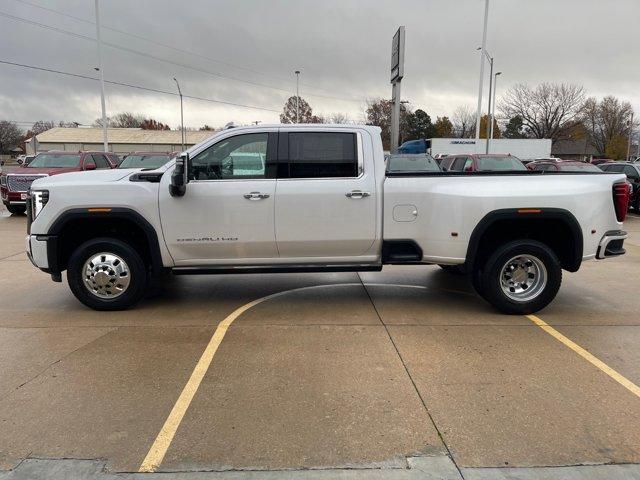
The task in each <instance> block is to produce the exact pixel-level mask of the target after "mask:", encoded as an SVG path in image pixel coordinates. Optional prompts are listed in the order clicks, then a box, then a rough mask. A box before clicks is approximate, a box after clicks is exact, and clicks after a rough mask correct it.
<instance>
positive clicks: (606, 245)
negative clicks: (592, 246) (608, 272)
mask: <svg viewBox="0 0 640 480" xmlns="http://www.w3.org/2000/svg"><path fill="white" fill-rule="evenodd" d="M627 236H628V235H627V232H625V231H623V230H610V231H608V232H607V233H605V234H604V235H603V236H602V239H601V240H600V243H599V244H598V252H597V253H596V258H598V259H603V258H609V257H618V256H620V255H624V254H625V253H626V251H625V249H624V248H622V246H623V245H624V241H625V240H626V238H627Z"/></svg>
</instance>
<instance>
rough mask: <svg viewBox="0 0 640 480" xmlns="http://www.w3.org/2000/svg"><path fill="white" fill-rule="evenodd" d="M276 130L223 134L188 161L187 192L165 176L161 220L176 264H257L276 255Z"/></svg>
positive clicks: (161, 201)
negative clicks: (177, 192)
mask: <svg viewBox="0 0 640 480" xmlns="http://www.w3.org/2000/svg"><path fill="white" fill-rule="evenodd" d="M277 136H278V134H277V129H274V130H273V131H265V132H258V133H237V134H235V135H234V134H233V131H230V133H229V135H227V136H225V137H223V138H221V139H219V140H217V141H216V143H214V144H213V145H210V146H208V147H206V148H204V149H203V150H200V151H199V152H194V155H193V156H192V158H191V159H190V161H189V172H188V175H189V183H188V184H187V188H186V193H185V195H184V196H183V197H172V196H170V195H169V193H168V183H169V178H170V175H169V174H165V175H164V176H163V177H162V185H161V188H160V220H161V222H162V230H163V234H164V237H165V242H166V245H167V248H168V249H169V252H170V253H171V256H172V257H173V260H174V261H175V263H176V266H188V265H207V264H211V265H215V264H225V263H233V264H242V263H255V262H256V261H258V262H259V260H256V259H271V258H275V257H277V256H278V251H277V249H276V242H275V233H274V202H275V188H276V180H275V176H276V166H277V165H276V163H275V161H276V151H277Z"/></svg>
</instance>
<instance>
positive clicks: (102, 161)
mask: <svg viewBox="0 0 640 480" xmlns="http://www.w3.org/2000/svg"><path fill="white" fill-rule="evenodd" d="M91 156H92V157H93V161H94V162H95V164H96V168H97V169H98V170H104V169H107V168H111V167H110V166H109V162H108V161H107V159H106V158H105V156H104V155H95V154H94V155H91Z"/></svg>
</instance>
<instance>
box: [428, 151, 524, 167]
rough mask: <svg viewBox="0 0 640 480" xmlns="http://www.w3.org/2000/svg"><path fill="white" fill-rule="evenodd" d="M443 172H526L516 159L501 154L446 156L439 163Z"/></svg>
mask: <svg viewBox="0 0 640 480" xmlns="http://www.w3.org/2000/svg"><path fill="white" fill-rule="evenodd" d="M440 167H441V168H442V170H443V171H445V172H496V171H523V170H524V171H526V170H527V167H525V166H524V164H523V163H522V162H521V161H520V159H519V158H518V157H514V156H513V155H506V154H501V153H490V154H488V155H484V154H477V153H471V154H466V155H447V156H446V157H445V158H443V159H442V161H441V162H440Z"/></svg>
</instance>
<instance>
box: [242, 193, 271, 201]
mask: <svg viewBox="0 0 640 480" xmlns="http://www.w3.org/2000/svg"><path fill="white" fill-rule="evenodd" d="M244 198H246V199H247V200H264V199H265V198H269V194H268V193H260V192H251V193H245V194H244Z"/></svg>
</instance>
